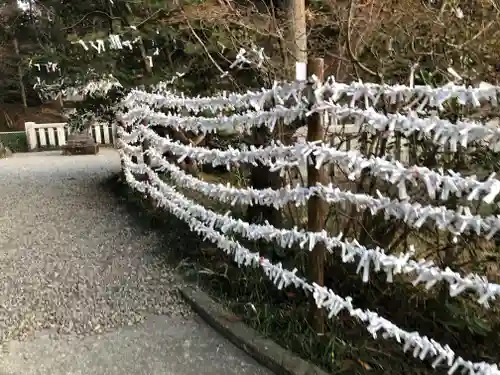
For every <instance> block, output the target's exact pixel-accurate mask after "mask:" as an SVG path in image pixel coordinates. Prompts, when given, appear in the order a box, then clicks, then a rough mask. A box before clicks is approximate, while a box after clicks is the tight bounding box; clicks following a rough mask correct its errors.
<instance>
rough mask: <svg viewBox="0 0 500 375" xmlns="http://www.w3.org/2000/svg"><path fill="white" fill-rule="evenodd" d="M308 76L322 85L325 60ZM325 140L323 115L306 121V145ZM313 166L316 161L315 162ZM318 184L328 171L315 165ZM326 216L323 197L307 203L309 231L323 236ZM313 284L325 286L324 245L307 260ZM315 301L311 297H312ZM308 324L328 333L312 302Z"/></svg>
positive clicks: (311, 177) (312, 171) (312, 175)
mask: <svg viewBox="0 0 500 375" xmlns="http://www.w3.org/2000/svg"><path fill="white" fill-rule="evenodd" d="M307 68H308V72H307V75H308V76H311V75H313V74H314V75H315V76H316V77H318V79H319V80H320V81H323V79H324V74H323V73H324V60H323V59H319V58H317V59H310V60H309V61H308V63H307ZM323 137H324V129H323V123H322V119H321V114H319V113H315V114H313V115H311V116H310V117H309V118H308V121H307V141H308V142H312V141H317V140H322V139H323ZM313 162H314V158H313ZM317 183H326V170H325V168H323V167H321V168H320V169H316V168H315V165H314V163H313V164H310V165H308V166H307V185H308V186H309V187H311V186H315V185H316V184H317ZM326 214H327V206H326V202H325V201H323V200H322V199H321V198H320V197H317V196H314V197H311V198H310V199H309V201H308V203H307V230H308V231H310V232H320V231H321V230H322V229H323V226H324V224H325V217H326ZM308 261H309V262H308V263H309V277H310V281H311V282H314V283H316V284H318V285H324V276H325V275H324V273H325V245H324V244H323V243H320V244H316V246H315V247H314V249H313V250H312V252H311V253H310V254H309V257H308ZM311 298H312V297H311ZM309 321H310V324H311V326H312V327H313V329H314V330H315V331H316V333H318V334H324V332H325V315H324V311H323V310H322V309H318V307H317V306H316V303H315V302H314V300H312V301H311V310H310V315H309Z"/></svg>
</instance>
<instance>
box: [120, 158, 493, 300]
mask: <svg viewBox="0 0 500 375" xmlns="http://www.w3.org/2000/svg"><path fill="white" fill-rule="evenodd" d="M120 152H121V158H122V160H123V161H124V165H125V168H127V169H128V170H130V171H131V172H133V173H138V174H144V173H147V175H148V177H149V182H150V183H152V184H153V185H155V186H157V187H158V188H159V189H160V191H162V192H163V193H166V192H168V194H170V195H171V196H174V197H175V199H176V200H177V201H178V202H181V203H178V204H179V205H180V206H182V207H183V208H186V207H192V209H191V211H192V212H193V214H194V215H196V217H197V218H199V219H201V220H203V221H205V222H211V223H215V224H214V225H216V226H217V228H219V229H220V230H221V231H222V232H223V233H225V234H226V233H238V234H240V235H243V236H244V237H245V238H247V239H249V240H265V241H267V242H272V241H274V242H276V243H277V244H278V245H280V246H281V247H283V248H291V247H292V246H294V245H297V246H299V247H300V248H301V249H306V250H308V251H311V250H312V249H313V248H314V246H315V245H316V244H317V243H323V244H325V247H326V249H327V250H328V251H329V252H330V253H333V252H334V251H335V250H338V249H340V250H341V258H342V262H343V263H352V262H355V261H358V267H357V273H362V276H363V278H362V279H363V281H364V282H368V281H369V274H370V273H369V271H370V268H373V269H374V270H375V271H376V272H380V271H383V272H385V273H386V275H387V279H386V280H387V282H392V281H393V277H394V275H397V274H412V273H415V274H416V275H417V277H416V279H415V280H414V281H413V285H418V284H420V283H425V287H426V289H430V288H432V287H433V286H435V285H437V284H438V283H439V282H441V281H444V282H446V283H447V284H448V286H449V291H450V296H452V297H455V296H458V295H459V294H461V293H463V292H466V291H473V292H475V293H476V294H477V296H478V303H480V304H481V305H483V306H485V307H487V308H488V307H489V301H490V300H495V299H496V296H497V295H499V294H500V285H498V284H494V283H489V282H488V281H487V279H486V277H484V276H479V275H477V274H470V275H468V276H466V277H463V276H461V275H460V274H459V273H458V272H454V271H452V270H450V269H449V268H446V269H445V270H443V269H440V268H439V267H436V266H435V265H434V263H433V262H432V261H427V260H424V259H420V260H418V261H416V260H414V259H412V257H413V255H414V249H413V246H410V251H409V252H407V253H400V254H399V255H398V256H395V255H387V254H385V251H384V250H383V249H381V248H379V247H376V248H374V249H368V248H366V247H364V246H362V245H360V244H359V243H358V242H357V241H356V240H353V241H348V240H344V241H342V237H343V236H342V233H340V234H339V235H337V236H336V237H332V236H329V235H328V233H327V232H326V231H324V230H323V231H321V232H307V231H304V230H298V229H297V228H296V227H295V228H293V229H278V228H276V227H274V226H272V225H269V224H266V225H260V224H250V223H247V222H244V221H242V220H239V219H238V220H235V219H233V218H232V217H230V216H228V215H227V214H226V215H220V214H217V213H215V212H213V211H211V210H208V209H206V208H205V207H203V206H201V205H198V204H194V203H193V202H192V201H190V200H189V199H187V198H185V197H183V196H182V195H181V194H179V193H177V192H176V191H175V190H174V189H173V188H172V187H170V186H169V185H168V184H166V183H165V182H164V181H163V180H162V179H161V178H160V177H159V176H158V174H157V173H155V172H154V171H153V170H152V169H151V168H149V167H147V166H146V165H138V164H134V163H133V162H132V160H131V159H130V157H129V156H127V155H126V154H125V152H124V150H122V151H120ZM170 166H171V168H168V169H169V170H170V171H174V172H173V173H172V174H171V177H173V178H174V181H175V182H176V185H177V182H178V181H179V179H178V178H176V174H175V171H177V172H179V173H181V174H185V173H184V172H183V171H181V170H180V168H178V167H177V166H175V165H173V164H170ZM186 176H187V177H191V178H192V179H194V180H197V179H196V178H194V177H192V176H189V175H186ZM180 180H182V179H180ZM198 181H200V183H202V184H206V185H212V187H213V189H210V191H214V192H216V191H217V188H218V187H221V185H220V184H219V185H214V184H208V183H206V182H204V181H201V180H198ZM179 185H180V186H182V187H187V188H191V189H193V190H195V191H198V192H201V193H203V194H205V193H206V190H202V189H201V190H200V189H198V188H195V187H193V184H190V185H188V186H186V185H185V184H183V183H180V184H179ZM222 187H223V186H222ZM221 190H224V189H222V188H221ZM207 196H209V197H211V198H215V199H217V200H219V201H220V202H226V201H227V200H226V199H224V197H227V196H226V195H225V193H224V192H223V191H221V192H220V193H219V194H210V195H207ZM356 258H358V260H356Z"/></svg>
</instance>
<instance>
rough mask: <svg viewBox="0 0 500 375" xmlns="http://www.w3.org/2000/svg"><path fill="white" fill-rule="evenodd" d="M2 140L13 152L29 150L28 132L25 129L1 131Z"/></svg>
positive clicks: (0, 139) (0, 140)
mask: <svg viewBox="0 0 500 375" xmlns="http://www.w3.org/2000/svg"><path fill="white" fill-rule="evenodd" d="M0 142H2V143H3V144H4V145H5V146H6V147H8V148H9V149H10V150H11V151H12V152H27V151H28V139H27V138H26V133H25V132H23V131H20V132H9V133H0Z"/></svg>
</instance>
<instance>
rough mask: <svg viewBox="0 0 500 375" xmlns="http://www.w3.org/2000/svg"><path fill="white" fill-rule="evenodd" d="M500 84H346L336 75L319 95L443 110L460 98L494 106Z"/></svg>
mask: <svg viewBox="0 0 500 375" xmlns="http://www.w3.org/2000/svg"><path fill="white" fill-rule="evenodd" d="M499 92H500V87H498V86H493V85H483V87H479V88H474V87H466V86H463V85H462V86H457V85H455V84H453V83H449V84H447V85H444V86H441V87H437V88H433V87H430V86H414V87H407V86H403V85H393V86H389V85H379V84H375V83H363V82H361V81H359V82H352V83H350V84H344V83H339V82H335V78H334V77H329V78H328V80H326V83H325V84H324V85H322V87H320V88H318V91H317V96H321V97H325V96H331V97H332V100H333V101H338V100H339V99H340V98H341V97H343V96H347V97H350V98H351V103H350V106H351V107H354V106H355V103H356V102H358V101H362V102H363V103H365V104H366V106H367V107H370V106H374V105H376V104H377V103H378V101H379V100H380V99H382V98H385V99H387V98H389V99H390V103H391V104H394V103H411V102H413V103H415V104H418V106H417V107H418V108H417V110H418V111H421V110H424V108H425V107H428V108H437V109H439V110H443V109H444V107H443V104H444V103H446V102H448V101H451V100H454V99H456V100H457V101H458V103H459V104H460V105H469V104H471V105H473V106H475V107H479V106H481V102H488V103H490V104H491V105H492V106H497V104H498V101H497V95H498V93H499Z"/></svg>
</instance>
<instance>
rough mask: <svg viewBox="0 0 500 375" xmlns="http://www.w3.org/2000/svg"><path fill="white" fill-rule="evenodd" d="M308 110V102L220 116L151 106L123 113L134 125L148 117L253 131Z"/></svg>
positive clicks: (196, 127)
mask: <svg viewBox="0 0 500 375" xmlns="http://www.w3.org/2000/svg"><path fill="white" fill-rule="evenodd" d="M305 114H306V106H305V104H299V105H297V106H294V107H292V108H286V107H283V106H276V107H274V108H272V109H270V110H269V111H253V112H247V113H244V114H235V115H231V116H223V115H219V116H217V117H190V116H181V115H175V114H170V113H169V114H164V113H162V112H156V111H154V110H151V109H150V108H149V107H145V106H144V107H134V108H133V109H131V110H130V111H129V112H127V113H126V114H124V115H123V121H124V122H125V123H126V124H128V125H132V124H135V123H137V122H139V121H142V120H147V122H148V125H159V126H164V127H171V128H174V129H177V130H185V131H192V132H194V133H203V134H206V133H218V132H220V133H226V134H234V133H251V131H252V129H254V128H256V127H262V126H265V127H267V128H268V129H269V130H271V131H273V130H274V128H275V127H276V125H277V123H278V121H279V120H282V121H283V123H284V124H285V125H290V124H291V123H292V122H293V121H295V120H297V119H300V118H303V117H304V116H305Z"/></svg>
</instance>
